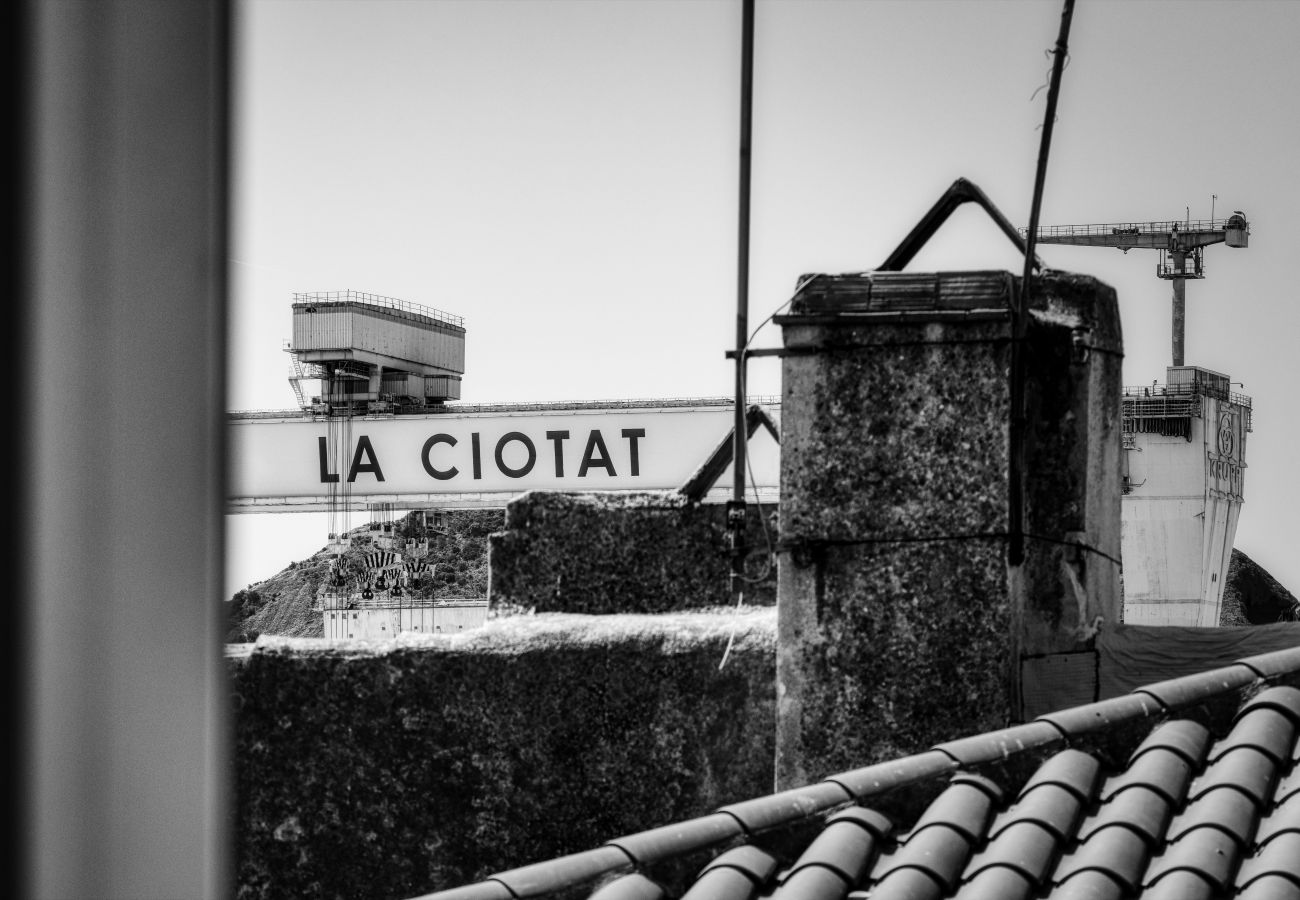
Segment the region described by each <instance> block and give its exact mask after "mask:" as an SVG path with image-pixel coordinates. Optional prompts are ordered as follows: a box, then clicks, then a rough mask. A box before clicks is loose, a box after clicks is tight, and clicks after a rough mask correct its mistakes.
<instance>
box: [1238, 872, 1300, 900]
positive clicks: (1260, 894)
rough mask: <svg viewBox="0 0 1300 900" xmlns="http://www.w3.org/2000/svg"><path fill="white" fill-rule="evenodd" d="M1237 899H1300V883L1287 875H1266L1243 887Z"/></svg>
mask: <svg viewBox="0 0 1300 900" xmlns="http://www.w3.org/2000/svg"><path fill="white" fill-rule="evenodd" d="M1235 900H1300V884H1296V883H1295V882H1294V881H1292V880H1291V879H1290V878H1289V877H1288V876H1286V875H1275V874H1273V875H1265V876H1263V877H1261V878H1257V879H1256V880H1254V881H1252V882H1251V883H1250V884H1248V885H1246V886H1245V887H1244V888H1242V890H1241V892H1240V893H1238V894H1237V896H1236V898H1235Z"/></svg>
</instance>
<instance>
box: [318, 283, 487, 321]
mask: <svg viewBox="0 0 1300 900" xmlns="http://www.w3.org/2000/svg"><path fill="white" fill-rule="evenodd" d="M293 302H294V303H365V304H368V305H370V306H382V307H384V308H385V309H398V310H401V311H402V312H408V313H414V314H415V315H417V316H424V317H426V318H429V319H433V320H435V321H438V322H443V323H445V324H447V325H455V326H456V327H457V328H464V327H465V319H464V317H462V316H456V315H452V314H451V313H449V312H443V311H442V310H440V309H434V308H433V307H432V306H421V305H420V304H418V303H411V302H410V301H409V300H399V299H398V298H397V297H385V296H383V295H382V294H367V293H366V292H365V291H353V290H347V291H314V292H312V293H305V294H299V293H295V294H294V295H293Z"/></svg>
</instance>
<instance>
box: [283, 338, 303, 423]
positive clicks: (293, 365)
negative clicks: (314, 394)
mask: <svg viewBox="0 0 1300 900" xmlns="http://www.w3.org/2000/svg"><path fill="white" fill-rule="evenodd" d="M282 349H283V350H284V351H285V352H286V353H288V354H289V387H291V388H293V395H294V397H295V398H297V400H298V408H299V409H306V408H307V399H306V398H305V397H304V396H303V393H302V382H303V380H304V379H305V378H306V377H307V373H306V372H305V371H303V367H302V360H300V359H299V358H298V354H297V353H294V352H293V347H291V346H289V342H288V341H285V342H284V345H283V348H282Z"/></svg>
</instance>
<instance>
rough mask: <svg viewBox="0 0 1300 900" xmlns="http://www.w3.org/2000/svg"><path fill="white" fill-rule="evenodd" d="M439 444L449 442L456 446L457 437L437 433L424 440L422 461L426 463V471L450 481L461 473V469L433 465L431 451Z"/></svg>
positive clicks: (421, 454)
mask: <svg viewBox="0 0 1300 900" xmlns="http://www.w3.org/2000/svg"><path fill="white" fill-rule="evenodd" d="M437 444H447V445H449V446H452V447H455V446H456V439H455V438H454V437H452V436H451V435H449V434H435V435H434V436H433V437H431V438H429V439H428V440H427V441H425V442H424V448H423V449H422V450H421V451H420V462H421V463H423V464H424V471H426V472H428V473H429V475H430V476H431V477H433V478H436V479H438V480H439V481H449V480H451V479H452V478H455V477H456V476H457V475H458V474H459V473H460V469H458V468H456V467H455V466H452V467H451V468H450V469H435V468H434V467H433V462H432V461H431V460H430V459H429V451H430V450H432V449H433V448H434V446H435V445H437Z"/></svg>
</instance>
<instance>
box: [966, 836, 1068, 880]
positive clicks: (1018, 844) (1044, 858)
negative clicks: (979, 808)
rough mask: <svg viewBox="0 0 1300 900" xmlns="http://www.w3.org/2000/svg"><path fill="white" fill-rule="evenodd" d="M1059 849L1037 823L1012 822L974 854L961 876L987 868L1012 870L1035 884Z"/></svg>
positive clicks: (1058, 839)
mask: <svg viewBox="0 0 1300 900" xmlns="http://www.w3.org/2000/svg"><path fill="white" fill-rule="evenodd" d="M1060 850H1061V840H1060V838H1058V837H1057V836H1056V835H1055V834H1053V833H1052V832H1051V830H1050V829H1048V828H1045V827H1043V826H1042V825H1039V824H1038V823H1037V822H1027V821H1017V822H1012V823H1011V824H1010V825H1008V826H1007V827H1006V828H1004V829H1002V830H1001V831H1000V832H999V834H998V836H997V837H996V838H995V839H993V840H992V841H990V842H989V845H988V846H987V847H985V848H984V850H982V851H981V852H979V853H977V854H976V855H975V857H974V858H973V859H972V860H971V861H970V864H969V865H968V866H967V867H966V872H965V873H964V874H963V877H964V878H965V879H967V880H970V879H972V878H974V877H975V876H977V875H979V873H980V872H983V871H984V870H985V869H990V868H998V867H1001V868H1007V869H1014V870H1015V871H1017V872H1019V873H1020V874H1021V875H1023V876H1025V878H1026V879H1028V880H1029V881H1030V882H1032V883H1033V884H1034V885H1035V886H1037V885H1039V884H1041V883H1042V881H1043V880H1044V878H1045V877H1046V876H1047V874H1048V873H1049V872H1050V871H1051V866H1052V865H1053V863H1055V861H1056V857H1057V856H1058V855H1059V853H1060Z"/></svg>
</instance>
